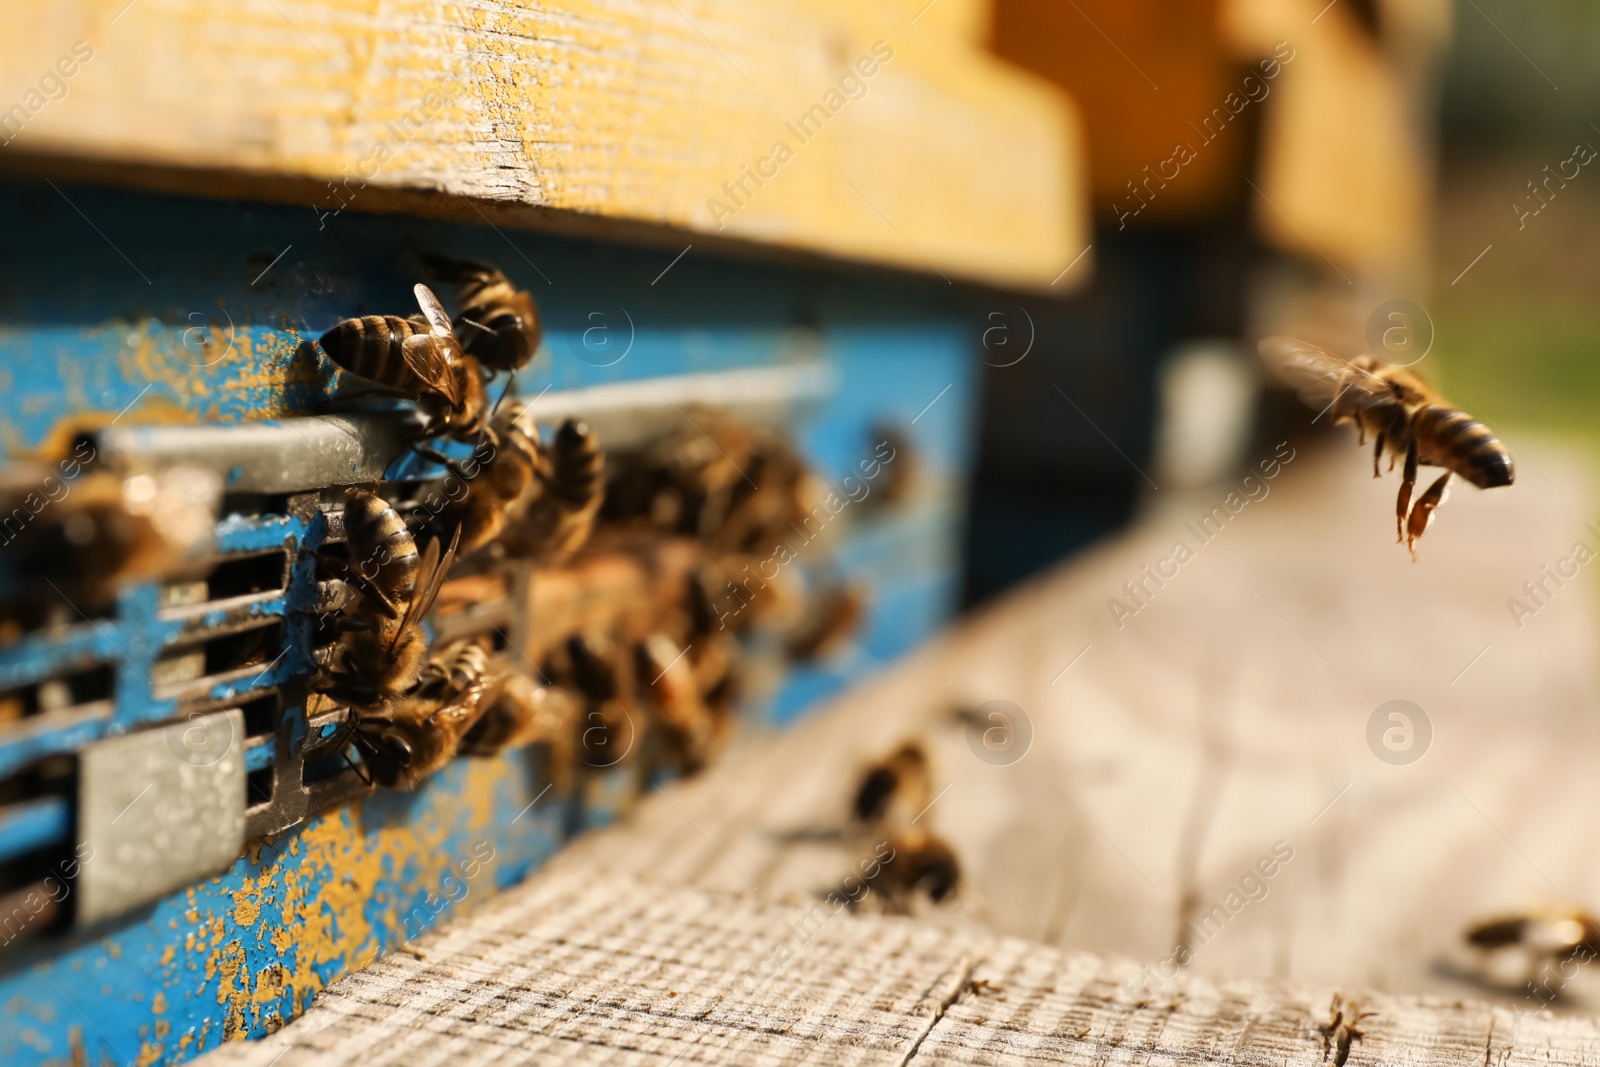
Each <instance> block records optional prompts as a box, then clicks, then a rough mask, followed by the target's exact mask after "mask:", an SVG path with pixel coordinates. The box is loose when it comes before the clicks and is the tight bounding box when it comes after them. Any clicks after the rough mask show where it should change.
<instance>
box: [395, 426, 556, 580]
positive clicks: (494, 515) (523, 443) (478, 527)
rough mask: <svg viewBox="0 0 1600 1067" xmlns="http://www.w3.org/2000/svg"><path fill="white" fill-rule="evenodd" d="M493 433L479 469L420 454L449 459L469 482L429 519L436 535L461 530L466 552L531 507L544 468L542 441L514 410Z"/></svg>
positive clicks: (481, 450) (480, 453)
mask: <svg viewBox="0 0 1600 1067" xmlns="http://www.w3.org/2000/svg"><path fill="white" fill-rule="evenodd" d="M491 431H492V432H491V434H490V435H488V436H487V438H486V439H485V440H484V441H482V442H480V444H479V446H478V448H477V450H476V452H475V453H474V457H473V458H474V460H475V461H476V469H469V468H468V467H467V466H465V464H464V463H463V462H461V461H458V460H455V459H451V458H448V457H446V456H442V455H439V454H438V453H436V452H431V451H429V450H427V449H418V452H419V454H421V455H423V456H425V457H426V458H428V459H431V460H434V461H435V462H438V463H441V464H443V465H444V466H445V467H447V468H448V469H449V470H450V472H451V473H452V474H454V475H455V476H456V477H457V478H459V479H460V480H461V481H462V483H463V484H464V486H465V490H466V491H465V492H464V493H463V495H462V496H461V498H460V499H459V500H455V501H453V502H451V503H449V504H447V505H446V506H445V507H443V508H441V509H440V510H439V513H438V514H437V515H434V516H431V517H429V518H427V519H426V520H425V522H426V525H427V527H428V528H429V529H430V530H431V531H432V533H433V534H434V536H435V537H439V536H442V531H445V530H450V529H457V528H459V529H460V531H461V545H460V548H459V550H458V551H459V552H460V553H461V554H462V555H466V554H467V553H469V552H473V551H476V550H477V549H479V548H482V547H483V546H484V545H487V544H489V543H490V542H491V541H494V540H495V539H496V538H497V537H499V536H500V534H501V532H502V531H504V530H505V528H506V524H507V523H508V522H510V521H512V518H513V516H514V515H517V514H519V513H520V512H521V511H522V510H523V509H525V508H526V507H527V504H528V500H529V498H530V497H531V496H532V494H533V493H534V492H535V491H536V486H535V481H534V477H535V473H536V472H537V470H538V469H539V459H540V457H539V443H538V440H537V439H536V438H534V437H533V436H532V435H531V434H529V433H527V432H525V431H524V430H523V429H522V428H521V426H520V425H519V424H518V423H517V420H516V419H515V418H514V417H512V416H511V414H510V413H509V412H507V413H505V414H501V415H496V416H495V417H494V419H493V420H492V423H491Z"/></svg>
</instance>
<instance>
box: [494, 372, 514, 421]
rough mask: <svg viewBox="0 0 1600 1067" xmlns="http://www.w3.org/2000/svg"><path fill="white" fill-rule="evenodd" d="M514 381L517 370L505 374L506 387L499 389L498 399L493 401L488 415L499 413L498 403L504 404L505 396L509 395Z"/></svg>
mask: <svg viewBox="0 0 1600 1067" xmlns="http://www.w3.org/2000/svg"><path fill="white" fill-rule="evenodd" d="M516 382H517V372H516V371H512V372H511V373H510V374H509V375H507V377H506V387H505V388H504V389H502V390H501V391H500V399H499V400H496V401H495V402H494V408H493V410H491V411H490V412H489V414H490V415H498V414H499V413H500V405H501V404H504V403H505V402H506V397H508V396H510V395H511V387H512V386H513V385H515V384H516Z"/></svg>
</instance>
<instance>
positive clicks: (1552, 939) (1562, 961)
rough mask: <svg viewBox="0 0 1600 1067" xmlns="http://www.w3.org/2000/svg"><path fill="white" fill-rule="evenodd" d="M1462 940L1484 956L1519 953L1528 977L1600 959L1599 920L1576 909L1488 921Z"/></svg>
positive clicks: (1463, 934) (1476, 926) (1511, 916)
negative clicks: (1546, 969) (1553, 966)
mask: <svg viewBox="0 0 1600 1067" xmlns="http://www.w3.org/2000/svg"><path fill="white" fill-rule="evenodd" d="M1462 937H1463V938H1464V939H1465V940H1466V942H1467V944H1469V945H1471V946H1472V947H1473V948H1475V949H1478V950H1480V951H1482V952H1485V953H1496V954H1499V953H1504V952H1508V951H1516V952H1518V953H1520V954H1521V955H1522V957H1523V959H1524V962H1525V963H1526V964H1527V965H1528V970H1529V973H1530V974H1533V973H1535V972H1537V970H1538V969H1539V968H1540V967H1542V966H1544V965H1546V964H1550V963H1554V964H1557V965H1561V966H1567V965H1571V964H1577V965H1580V966H1581V965H1582V964H1585V963H1589V962H1591V961H1592V960H1594V959H1595V958H1596V957H1597V956H1600V920H1596V919H1595V917H1594V916H1593V915H1590V914H1589V913H1588V912H1587V911H1583V910H1581V909H1579V908H1566V909H1559V910H1552V911H1536V912H1531V913H1528V914H1523V915H1506V916H1501V917H1499V918H1494V919H1488V920H1485V921H1483V922H1479V923H1474V924H1473V925H1471V926H1469V927H1467V929H1466V930H1465V931H1463V932H1462ZM1574 973H1576V971H1574ZM1568 977H1570V975H1569V976H1568Z"/></svg>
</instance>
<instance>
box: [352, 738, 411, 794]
mask: <svg viewBox="0 0 1600 1067" xmlns="http://www.w3.org/2000/svg"><path fill="white" fill-rule="evenodd" d="M356 743H357V744H358V745H359V746H360V747H361V753H362V755H364V756H365V757H366V762H367V763H368V765H369V766H370V767H371V768H372V776H373V778H375V779H376V780H377V782H378V784H380V785H382V786H383V787H384V788H386V789H390V788H393V787H394V785H395V783H396V782H397V781H399V779H400V777H401V775H402V774H403V773H404V772H405V770H406V768H407V767H409V766H411V761H412V759H413V758H414V757H415V753H413V751H412V749H411V742H410V741H408V740H406V738H405V736H404V735H403V734H402V733H401V732H400V731H399V730H398V729H396V728H395V727H394V726H393V725H391V724H389V723H388V722H379V723H373V724H371V725H370V726H368V725H366V724H363V726H362V728H361V729H360V730H359V731H358V732H357V733H356Z"/></svg>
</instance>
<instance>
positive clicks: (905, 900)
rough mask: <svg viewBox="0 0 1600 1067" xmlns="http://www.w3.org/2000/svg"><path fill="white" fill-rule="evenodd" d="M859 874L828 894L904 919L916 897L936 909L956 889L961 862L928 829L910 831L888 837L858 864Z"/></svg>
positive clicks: (958, 885) (949, 848) (856, 905)
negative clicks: (875, 906) (921, 896)
mask: <svg viewBox="0 0 1600 1067" xmlns="http://www.w3.org/2000/svg"><path fill="white" fill-rule="evenodd" d="M859 866H860V869H861V874H860V875H859V876H855V875H852V876H850V877H847V878H845V879H844V881H843V883H842V884H841V885H840V887H839V888H838V889H836V890H835V891H834V892H835V893H837V894H838V895H839V896H840V897H842V898H843V899H844V900H845V902H846V903H847V904H848V905H849V906H850V907H852V908H855V907H859V906H860V905H861V904H863V903H865V902H866V901H867V900H868V899H870V898H872V897H873V896H876V897H877V902H878V904H879V906H880V907H881V908H882V909H883V910H884V911H888V912H893V913H897V914H901V915H905V914H909V913H910V912H911V910H912V905H913V903H914V901H915V898H916V895H917V894H918V893H924V894H926V895H927V897H928V899H929V900H930V901H932V902H933V903H934V904H942V903H944V902H945V901H946V900H947V899H949V898H950V897H951V896H952V895H954V893H955V892H956V890H957V889H958V888H959V887H960V885H961V862H960V861H959V860H958V859H956V853H955V850H954V849H953V848H951V847H950V844H949V842H947V841H945V840H944V839H943V838H941V837H940V836H939V835H937V834H935V833H934V832H933V831H931V830H927V829H924V828H922V827H919V826H910V827H907V828H905V829H904V830H897V831H895V832H894V833H891V834H889V835H888V836H887V837H885V838H884V839H883V840H882V841H880V842H879V843H878V846H877V848H876V849H875V851H874V852H873V854H872V855H871V856H869V857H868V858H866V859H863V860H862V861H861V863H860V865H859Z"/></svg>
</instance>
